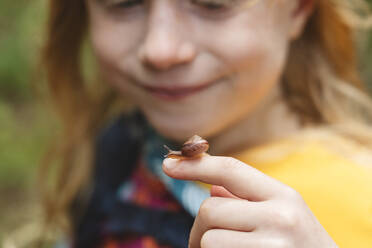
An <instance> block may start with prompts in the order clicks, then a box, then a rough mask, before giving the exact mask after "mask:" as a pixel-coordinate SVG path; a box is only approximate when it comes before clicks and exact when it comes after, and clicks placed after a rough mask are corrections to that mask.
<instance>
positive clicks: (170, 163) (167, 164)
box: [163, 158, 178, 171]
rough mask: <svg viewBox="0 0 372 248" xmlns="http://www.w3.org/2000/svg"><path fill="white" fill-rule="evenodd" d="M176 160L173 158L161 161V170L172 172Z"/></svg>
mask: <svg viewBox="0 0 372 248" xmlns="http://www.w3.org/2000/svg"><path fill="white" fill-rule="evenodd" d="M177 161H178V159H174V158H166V159H164V160H163V169H164V170H166V171H170V170H172V169H173V168H174V167H175V166H176V164H177Z"/></svg>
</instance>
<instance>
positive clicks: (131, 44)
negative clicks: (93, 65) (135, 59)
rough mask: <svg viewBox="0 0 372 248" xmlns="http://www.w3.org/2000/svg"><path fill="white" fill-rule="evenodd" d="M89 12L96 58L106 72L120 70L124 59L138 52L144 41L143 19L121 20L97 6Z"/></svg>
mask: <svg viewBox="0 0 372 248" xmlns="http://www.w3.org/2000/svg"><path fill="white" fill-rule="evenodd" d="M89 12H90V17H89V34H90V40H91V44H92V49H93V53H94V55H95V58H96V59H97V61H98V63H99V64H100V65H101V67H103V68H104V69H105V70H107V69H109V70H110V68H111V70H112V69H118V70H120V69H121V68H122V67H123V65H124V63H125V61H124V59H125V58H126V57H128V56H130V54H131V53H133V52H135V51H136V50H137V46H138V44H139V43H140V40H141V39H142V33H143V32H142V27H143V25H142V22H143V21H142V19H141V18H138V19H131V20H125V21H124V20H120V19H117V18H114V17H112V16H111V15H109V14H108V13H105V11H104V10H103V9H100V8H99V7H95V6H91V7H90V8H89ZM102 71H103V70H102Z"/></svg>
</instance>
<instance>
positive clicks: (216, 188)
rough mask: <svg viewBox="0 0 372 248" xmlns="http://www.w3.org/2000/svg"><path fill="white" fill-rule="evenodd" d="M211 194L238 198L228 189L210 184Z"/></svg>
mask: <svg viewBox="0 0 372 248" xmlns="http://www.w3.org/2000/svg"><path fill="white" fill-rule="evenodd" d="M211 196H217V197H227V198H237V199H240V198H239V197H237V196H236V195H233V194H232V193H231V192H230V191H228V190H227V189H225V188H224V187H223V186H218V185H212V187H211Z"/></svg>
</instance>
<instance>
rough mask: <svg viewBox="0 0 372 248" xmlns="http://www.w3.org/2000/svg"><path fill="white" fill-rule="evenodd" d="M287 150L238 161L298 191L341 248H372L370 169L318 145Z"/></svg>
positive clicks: (249, 154)
mask: <svg viewBox="0 0 372 248" xmlns="http://www.w3.org/2000/svg"><path fill="white" fill-rule="evenodd" d="M281 145H282V146H283V145H284V146H286V144H281ZM287 145H288V144H287ZM276 148H278V147H276ZM283 150H286V149H272V148H270V149H259V150H254V151H249V152H246V153H241V154H239V155H238V156H236V157H237V158H238V159H240V160H241V161H243V162H245V163H247V164H250V165H252V166H254V167H256V168H257V169H259V170H260V171H262V172H264V173H265V174H267V175H269V176H271V177H273V178H276V179H278V180H279V181H281V182H283V183H285V184H286V185H288V186H290V187H292V188H294V189H295V190H297V191H298V192H299V193H300V194H301V195H302V197H303V198H304V200H305V201H306V203H307V205H308V206H309V207H310V209H311V210H312V211H313V213H314V215H315V216H316V217H317V218H318V220H319V221H320V223H321V224H322V225H323V227H324V228H325V229H326V230H327V232H328V233H329V235H330V236H331V237H332V238H333V240H334V241H335V242H336V243H337V244H338V246H339V247H340V248H367V247H368V248H371V247H372V168H371V167H368V166H363V165H359V164H356V163H353V162H352V161H351V160H348V159H346V158H344V157H343V156H341V155H340V154H336V153H334V152H331V151H330V150H328V149H327V148H326V147H322V146H321V145H319V144H317V143H313V144H306V145H304V146H302V147H296V148H295V149H294V150H292V151H291V152H289V153H288V152H287V153H286V154H285V155H283V153H282V152H280V151H283ZM287 151H288V149H287ZM265 156H266V157H267V158H268V157H270V159H263V158H264V157H265Z"/></svg>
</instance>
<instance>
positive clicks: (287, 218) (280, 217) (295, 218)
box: [272, 207, 300, 230]
mask: <svg viewBox="0 0 372 248" xmlns="http://www.w3.org/2000/svg"><path fill="white" fill-rule="evenodd" d="M297 212H298V211H297V210H296V209H295V208H293V207H282V208H278V209H276V210H275V211H274V212H273V215H274V216H272V220H273V221H274V222H275V224H276V225H277V226H278V227H279V228H281V229H286V230H293V229H295V228H296V227H297V226H298V224H299V221H300V217H299V215H298V214H297Z"/></svg>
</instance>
